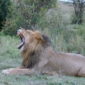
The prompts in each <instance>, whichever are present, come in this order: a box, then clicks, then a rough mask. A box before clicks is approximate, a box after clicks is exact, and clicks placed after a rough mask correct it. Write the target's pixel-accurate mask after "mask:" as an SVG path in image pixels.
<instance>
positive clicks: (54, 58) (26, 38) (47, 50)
mask: <svg viewBox="0 0 85 85" xmlns="http://www.w3.org/2000/svg"><path fill="white" fill-rule="evenodd" d="M17 35H18V36H19V37H20V40H21V43H20V45H19V46H18V49H20V51H21V55H22V56H23V61H22V64H21V66H20V67H17V68H10V69H6V70H3V71H2V72H3V73H4V74H28V75H32V74H47V75H55V74H57V75H68V76H80V77H85V56H83V55H81V54H74V53H64V52H56V51H55V50H54V49H53V47H52V45H51V41H50V39H49V38H48V37H47V36H46V35H44V34H42V33H41V32H39V31H33V30H26V29H19V30H18V31H17Z"/></svg>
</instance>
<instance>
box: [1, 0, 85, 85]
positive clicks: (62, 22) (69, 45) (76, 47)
mask: <svg viewBox="0 0 85 85" xmlns="http://www.w3.org/2000/svg"><path fill="white" fill-rule="evenodd" d="M82 17H83V18H82V23H77V22H76V23H73V22H74V21H76V20H77V19H78V20H79V18H78V17H77V16H75V10H74V7H73V4H72V3H71V2H62V1H57V0H0V85H85V82H84V81H85V78H76V77H68V76H62V75H59V76H57V75H55V76H47V75H42V76H41V75H33V76H27V75H22V76H21V75H14V76H13V75H4V74H2V73H1V71H2V70H3V69H7V68H14V67H17V66H20V63H21V61H22V60H21V56H20V52H19V50H18V49H17V45H18V43H19V39H18V37H17V36H16V31H17V29H19V27H23V28H26V29H34V30H40V31H41V32H42V33H44V34H46V35H48V36H49V37H50V39H51V41H52V43H53V47H54V49H56V50H57V51H63V52H73V53H79V54H83V55H85V11H83V14H82Z"/></svg>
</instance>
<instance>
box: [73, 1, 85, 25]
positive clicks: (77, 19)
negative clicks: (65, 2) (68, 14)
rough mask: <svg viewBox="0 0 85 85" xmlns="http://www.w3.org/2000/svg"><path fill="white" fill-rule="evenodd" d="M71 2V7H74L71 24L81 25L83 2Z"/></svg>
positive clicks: (84, 4) (84, 5)
mask: <svg viewBox="0 0 85 85" xmlns="http://www.w3.org/2000/svg"><path fill="white" fill-rule="evenodd" d="M72 1H73V7H74V17H73V20H72V23H73V24H82V22H83V13H84V7H85V0H72Z"/></svg>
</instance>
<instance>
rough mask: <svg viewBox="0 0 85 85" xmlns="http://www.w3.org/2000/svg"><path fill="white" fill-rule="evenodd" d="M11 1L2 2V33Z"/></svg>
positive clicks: (0, 23) (0, 9) (0, 16)
mask: <svg viewBox="0 0 85 85" xmlns="http://www.w3.org/2000/svg"><path fill="white" fill-rule="evenodd" d="M10 4H11V2H10V0H0V31H1V29H2V26H3V24H4V23H5V20H6V17H7V14H8V13H9V9H8V8H9V6H10Z"/></svg>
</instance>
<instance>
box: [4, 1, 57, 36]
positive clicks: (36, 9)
mask: <svg viewBox="0 0 85 85" xmlns="http://www.w3.org/2000/svg"><path fill="white" fill-rule="evenodd" d="M55 5H56V0H19V1H17V2H15V4H12V5H11V7H10V8H9V9H10V10H11V17H9V16H8V17H7V18H6V23H5V26H4V32H5V34H10V35H13V34H15V32H16V30H17V29H18V28H19V27H20V26H21V27H24V28H29V29H32V28H35V25H36V24H37V23H38V22H39V21H40V19H41V18H42V16H43V15H44V14H45V13H46V12H47V10H48V9H49V8H53V7H55ZM16 11H17V12H16ZM9 15H10V14H9Z"/></svg>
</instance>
